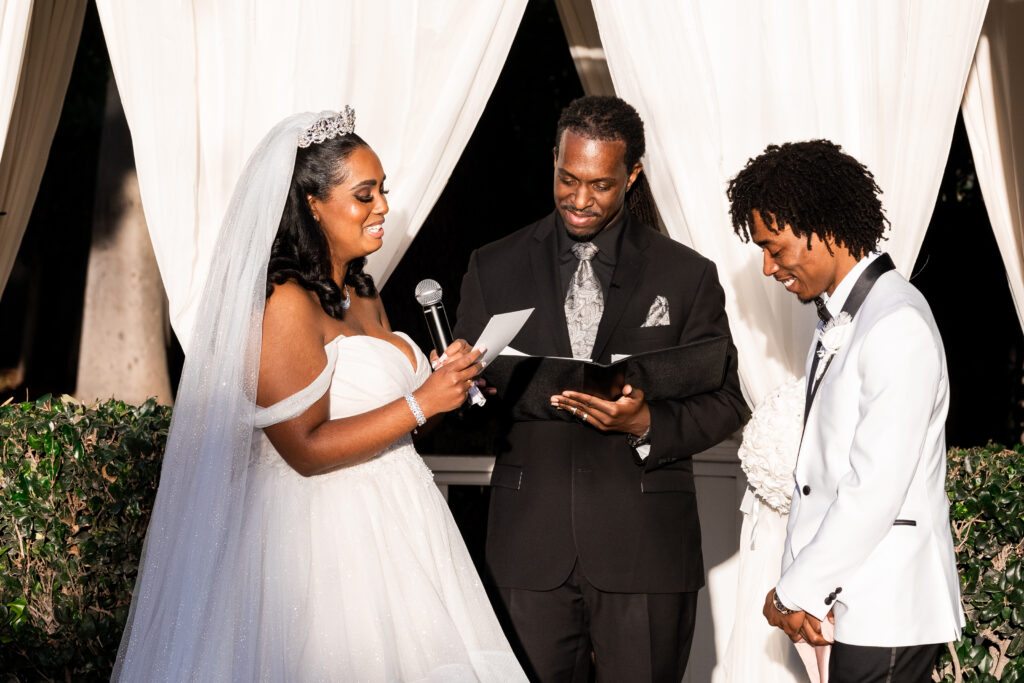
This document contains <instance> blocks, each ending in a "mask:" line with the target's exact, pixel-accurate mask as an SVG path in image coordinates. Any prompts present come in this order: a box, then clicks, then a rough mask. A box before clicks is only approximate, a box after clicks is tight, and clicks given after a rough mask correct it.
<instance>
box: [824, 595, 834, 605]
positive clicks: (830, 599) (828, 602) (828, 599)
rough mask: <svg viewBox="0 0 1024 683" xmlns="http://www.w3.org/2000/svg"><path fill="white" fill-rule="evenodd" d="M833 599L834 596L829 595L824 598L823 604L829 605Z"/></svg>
mask: <svg viewBox="0 0 1024 683" xmlns="http://www.w3.org/2000/svg"><path fill="white" fill-rule="evenodd" d="M833 600H835V598H834V597H832V596H831V595H830V596H828V597H827V598H825V604H826V605H831V604H832V601H833Z"/></svg>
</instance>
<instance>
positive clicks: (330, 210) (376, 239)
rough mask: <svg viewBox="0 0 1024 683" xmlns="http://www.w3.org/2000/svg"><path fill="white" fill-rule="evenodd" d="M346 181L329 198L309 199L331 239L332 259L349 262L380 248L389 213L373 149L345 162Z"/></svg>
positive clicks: (357, 151)
mask: <svg viewBox="0 0 1024 683" xmlns="http://www.w3.org/2000/svg"><path fill="white" fill-rule="evenodd" d="M341 163H342V164H343V165H344V166H345V169H344V170H345V177H344V179H343V180H342V181H341V182H340V183H338V184H337V185H335V186H334V187H332V188H331V190H330V192H329V193H328V195H327V197H326V198H325V199H317V198H316V197H313V196H308V197H307V200H308V201H309V208H310V210H311V211H312V212H313V217H314V218H315V219H316V220H317V222H318V223H319V224H320V228H321V229H322V230H323V231H324V236H326V237H327V244H328V246H329V247H330V250H331V260H333V261H335V262H338V261H344V262H348V261H351V260H352V259H356V258H359V257H361V256H366V255H367V254H372V253H373V252H375V251H377V250H378V249H380V247H381V245H382V244H383V238H384V214H386V213H387V212H388V200H387V197H386V195H387V190H385V189H384V169H383V167H381V165H380V159H378V158H377V155H376V154H374V152H373V150H372V149H370V148H369V147H363V146H360V147H357V148H356V149H355V150H353V152H352V153H351V154H350V155H349V156H348V159H346V160H345V161H343V162H341Z"/></svg>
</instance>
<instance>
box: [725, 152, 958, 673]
mask: <svg viewBox="0 0 1024 683" xmlns="http://www.w3.org/2000/svg"><path fill="white" fill-rule="evenodd" d="M879 194H880V190H879V188H878V185H877V184H876V183H875V180H874V177H873V176H872V175H871V172H870V171H868V170H867V168H865V167H864V166H863V165H862V164H861V163H860V162H858V161H857V160H856V159H854V158H852V157H850V156H849V155H847V154H845V153H844V152H842V151H841V149H840V148H839V146H837V145H835V144H833V143H831V142H829V141H827V140H813V141H810V142H798V143H787V144H784V145H781V146H776V145H770V146H769V147H768V148H767V149H766V150H765V152H764V154H762V155H761V156H759V157H757V158H756V159H752V160H750V161H749V162H748V163H747V165H746V167H745V168H744V169H743V170H742V171H740V173H739V174H738V175H737V176H736V177H735V178H734V179H733V180H732V181H731V183H730V184H729V189H728V196H729V201H730V202H731V205H732V206H731V211H732V221H733V227H734V229H735V231H736V233H737V234H738V235H739V236H740V237H741V238H742V239H744V240H752V241H753V242H754V243H755V244H756V245H757V246H758V247H760V248H761V250H762V251H763V254H764V274H765V276H767V277H772V278H774V279H775V280H776V281H777V282H779V284H780V285H781V286H783V287H785V288H786V290H787V291H789V292H792V293H793V294H795V295H796V296H797V298H798V299H800V301H802V302H805V303H810V302H814V304H815V306H816V307H817V308H818V314H819V316H820V317H821V320H822V322H820V323H819V325H818V333H817V334H816V335H815V339H814V341H813V342H812V344H811V349H810V353H809V354H808V357H807V397H806V410H805V417H804V434H803V441H802V443H801V446H800V454H799V459H798V461H797V465H796V471H795V472H794V477H795V479H796V490H795V491H794V493H793V501H792V506H791V508H790V513H789V526H788V529H787V536H786V547H785V551H784V553H783V558H782V576H781V577H780V578H779V581H778V583H777V584H776V586H775V588H774V589H773V590H771V591H769V592H768V595H767V596H766V598H765V606H764V615H765V617H766V618H767V619H768V622H769V623H771V624H772V625H773V626H777V627H778V628H781V629H782V630H784V631H785V632H786V634H787V635H789V637H790V638H791V639H792V640H794V641H798V640H800V639H803V640H806V641H808V642H810V643H812V644H825V643H826V642H827V641H826V640H825V638H823V636H822V621H824V620H825V619H828V620H829V621H830V622H831V621H834V625H835V643H834V644H833V646H832V652H831V659H830V664H829V681H830V683H846V682H847V681H849V682H853V681H856V682H857V683H864V682H866V681H895V682H900V681H906V682H911V681H913V682H915V683H916V682H918V681H922V682H923V681H930V680H931V671H932V668H933V665H934V662H935V659H936V656H937V655H938V652H939V649H940V648H941V644H942V643H946V642H948V641H951V640H957V639H959V637H960V628H961V626H962V625H963V614H962V612H961V610H960V590H959V581H958V579H957V574H956V561H955V555H954V552H953V541H952V536H951V533H950V528H949V501H948V499H947V498H946V492H945V474H946V446H945V436H944V431H943V429H944V423H945V420H946V411H947V408H948V405H949V394H948V391H949V384H948V377H947V372H946V358H945V353H944V352H943V348H942V340H941V339H940V338H939V330H938V328H937V327H936V326H935V320H934V319H933V317H932V313H931V309H930V308H929V307H928V303H927V302H926V301H925V299H924V297H923V296H921V293H920V292H918V291H917V289H915V288H914V287H913V286H912V285H911V284H910V283H908V282H907V281H906V280H905V279H904V278H903V277H902V276H901V275H900V274H899V273H897V272H896V271H895V270H894V269H893V264H892V261H891V260H890V258H889V256H888V255H887V254H879V253H877V252H876V249H877V246H878V242H879V240H880V239H881V238H882V233H883V230H884V227H885V223H886V222H887V221H886V218H885V216H884V215H883V212H882V205H881V201H880V200H879V198H878V195H879Z"/></svg>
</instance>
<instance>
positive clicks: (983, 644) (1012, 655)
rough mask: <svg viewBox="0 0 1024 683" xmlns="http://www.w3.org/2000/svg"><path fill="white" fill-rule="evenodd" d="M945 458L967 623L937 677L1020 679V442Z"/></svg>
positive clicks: (1023, 594) (1023, 642)
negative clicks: (1009, 447)
mask: <svg viewBox="0 0 1024 683" xmlns="http://www.w3.org/2000/svg"><path fill="white" fill-rule="evenodd" d="M947 463H948V465H947V466H948V470H947V473H946V490H947V492H948V493H949V499H950V519H951V522H952V525H953V541H954V543H955V544H956V559H957V571H958V573H959V574H960V583H961V588H962V590H963V601H964V611H965V612H966V613H967V628H966V629H965V630H964V637H963V638H962V639H961V640H960V642H959V643H957V644H956V645H955V647H954V648H953V649H955V650H956V655H957V657H956V659H957V660H958V661H954V659H953V657H952V656H951V654H950V653H949V652H946V653H944V654H943V656H942V657H941V659H940V660H939V666H940V671H941V673H942V674H943V679H942V680H944V681H961V680H963V681H985V682H987V681H1003V682H1004V683H1013V682H1014V681H1024V657H1021V656H1020V654H1021V652H1022V651H1024V571H1022V567H1021V556H1022V555H1024V477H1022V475H1024V448H1022V447H1021V446H1020V445H1017V446H1016V447H1015V448H1014V449H1012V450H1010V449H1006V448H1003V447H1002V446H996V445H991V444H990V445H989V446H986V447H985V448H970V449H963V450H961V449H958V448H953V449H951V450H950V451H949V457H948V459H947Z"/></svg>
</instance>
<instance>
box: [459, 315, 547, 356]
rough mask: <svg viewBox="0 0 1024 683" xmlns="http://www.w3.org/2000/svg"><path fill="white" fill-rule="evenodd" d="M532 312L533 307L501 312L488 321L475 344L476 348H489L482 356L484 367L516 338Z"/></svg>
mask: <svg viewBox="0 0 1024 683" xmlns="http://www.w3.org/2000/svg"><path fill="white" fill-rule="evenodd" d="M531 313H533V309H532V308H524V309H523V310H521V311H511V312H510V313H499V314H498V315H496V316H493V317H492V318H491V319H490V320H489V321H488V322H487V327H485V328H484V331H483V332H481V333H480V338H479V339H477V340H476V344H473V348H474V349H478V348H480V347H483V348H485V349H487V352H486V353H484V355H483V357H482V358H481V360H482V361H483V364H484V367H487V366H488V365H490V363H491V361H493V360H494V359H495V358H497V357H498V355H499V354H500V353H501V352H502V351H503V350H504V349H505V347H506V346H508V344H509V342H511V341H512V340H513V339H515V336H516V335H517V334H519V330H521V329H522V327H523V325H524V324H526V320H527V318H529V317H530V314H531Z"/></svg>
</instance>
